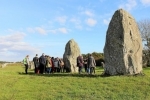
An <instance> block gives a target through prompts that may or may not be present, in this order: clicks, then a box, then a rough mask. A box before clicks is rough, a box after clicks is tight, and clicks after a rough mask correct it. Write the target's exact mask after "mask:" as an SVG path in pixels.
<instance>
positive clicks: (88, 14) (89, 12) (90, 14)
mask: <svg viewBox="0 0 150 100" xmlns="http://www.w3.org/2000/svg"><path fill="white" fill-rule="evenodd" d="M84 13H85V14H86V15H87V16H89V17H92V16H94V14H93V13H92V12H91V11H88V10H86V11H85V12H84Z"/></svg>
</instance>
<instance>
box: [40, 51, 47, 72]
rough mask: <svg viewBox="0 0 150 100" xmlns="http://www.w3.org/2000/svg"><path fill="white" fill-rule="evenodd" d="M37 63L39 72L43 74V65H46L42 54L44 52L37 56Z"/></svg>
mask: <svg viewBox="0 0 150 100" xmlns="http://www.w3.org/2000/svg"><path fill="white" fill-rule="evenodd" d="M39 63H40V73H41V74H43V72H44V67H45V65H46V58H45V56H44V53H43V54H42V56H41V57H40V58H39Z"/></svg>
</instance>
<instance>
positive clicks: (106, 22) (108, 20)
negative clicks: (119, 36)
mask: <svg viewBox="0 0 150 100" xmlns="http://www.w3.org/2000/svg"><path fill="white" fill-rule="evenodd" d="M110 20H111V18H109V19H104V20H103V23H104V24H105V25H108V24H109V22H110Z"/></svg>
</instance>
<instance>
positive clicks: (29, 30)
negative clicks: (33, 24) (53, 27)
mask: <svg viewBox="0 0 150 100" xmlns="http://www.w3.org/2000/svg"><path fill="white" fill-rule="evenodd" d="M27 31H28V32H30V33H35V30H34V29H33V28H27Z"/></svg>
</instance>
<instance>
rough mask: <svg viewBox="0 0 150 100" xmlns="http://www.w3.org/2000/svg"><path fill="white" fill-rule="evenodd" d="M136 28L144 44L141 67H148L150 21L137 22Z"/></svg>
mask: <svg viewBox="0 0 150 100" xmlns="http://www.w3.org/2000/svg"><path fill="white" fill-rule="evenodd" d="M138 28H139V30H140V34H141V37H142V41H143V44H144V50H143V66H148V65H150V19H144V20H141V21H139V22H138Z"/></svg>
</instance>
